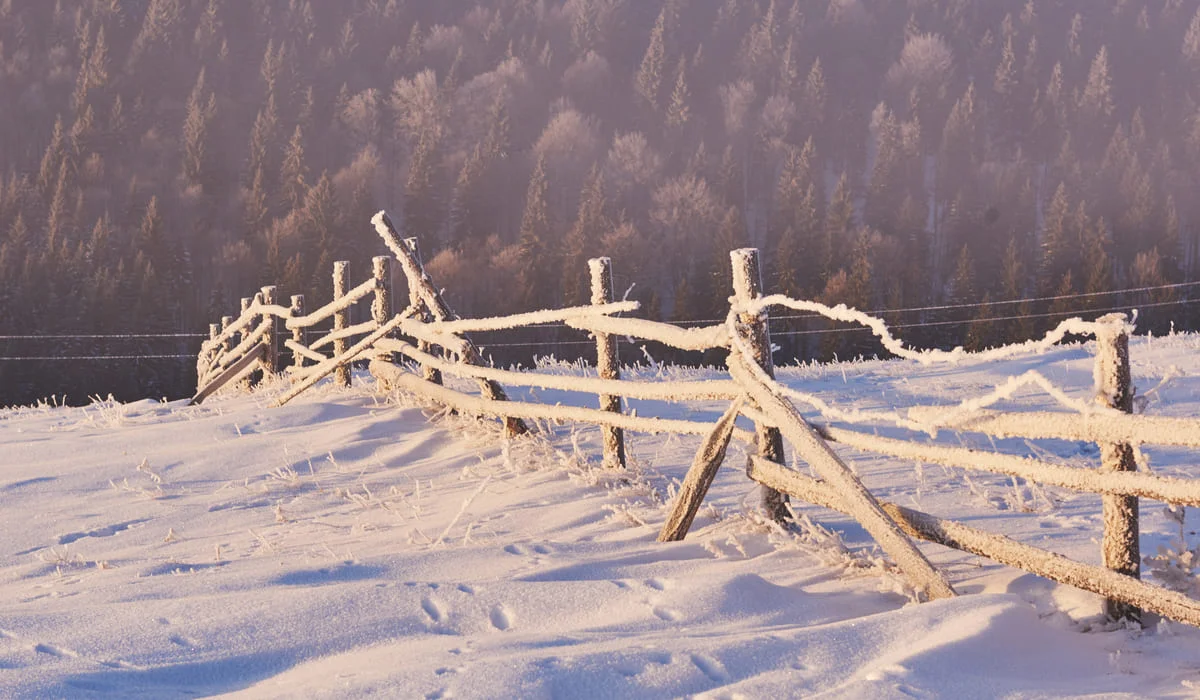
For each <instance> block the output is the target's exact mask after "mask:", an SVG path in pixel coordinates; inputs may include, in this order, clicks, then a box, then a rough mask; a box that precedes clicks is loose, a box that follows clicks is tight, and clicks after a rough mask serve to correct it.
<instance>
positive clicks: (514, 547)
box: [504, 544, 527, 557]
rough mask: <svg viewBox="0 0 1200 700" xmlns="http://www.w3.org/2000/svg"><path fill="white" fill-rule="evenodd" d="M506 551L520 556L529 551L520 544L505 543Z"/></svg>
mask: <svg viewBox="0 0 1200 700" xmlns="http://www.w3.org/2000/svg"><path fill="white" fill-rule="evenodd" d="M504 551H505V552H508V553H509V554H515V555H516V556H518V557H519V556H523V555H525V554H527V552H526V551H525V548H524V547H522V546H521V545H519V544H509V545H505V546H504Z"/></svg>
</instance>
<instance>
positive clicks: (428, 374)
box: [404, 238, 442, 384]
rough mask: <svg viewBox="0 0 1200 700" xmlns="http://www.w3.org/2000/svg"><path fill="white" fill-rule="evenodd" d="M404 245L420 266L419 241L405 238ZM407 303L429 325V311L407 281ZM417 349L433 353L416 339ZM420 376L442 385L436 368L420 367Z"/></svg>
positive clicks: (428, 346)
mask: <svg viewBox="0 0 1200 700" xmlns="http://www.w3.org/2000/svg"><path fill="white" fill-rule="evenodd" d="M404 245H406V246H408V249H409V250H410V251H411V252H412V257H413V260H415V261H416V263H417V265H418V266H420V265H421V264H422V262H421V243H420V241H418V240H417V239H416V238H405V239H404ZM408 303H409V304H411V305H412V307H413V308H414V309H416V310H417V314H418V315H417V317H418V318H419V319H421V321H422V322H423V323H429V321H430V320H432V313H431V312H430V309H428V308H427V307H426V305H425V302H424V301H422V300H421V290H419V289H417V286H416V284H414V283H413V282H412V281H411V280H410V281H409V285H408ZM417 349H418V350H420V351H421V352H423V353H427V354H428V353H432V352H433V345H432V344H431V343H429V342H428V341H425V340H421V339H420V338H418V339H417ZM421 376H422V377H423V378H424V379H425V381H427V382H432V383H434V384H441V383H442V371H441V370H439V369H437V368H436V367H431V366H429V365H421Z"/></svg>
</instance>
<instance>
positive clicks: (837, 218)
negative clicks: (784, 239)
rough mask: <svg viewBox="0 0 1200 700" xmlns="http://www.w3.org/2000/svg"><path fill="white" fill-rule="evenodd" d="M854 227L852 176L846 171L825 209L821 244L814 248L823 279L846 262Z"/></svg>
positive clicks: (827, 277) (826, 278)
mask: <svg viewBox="0 0 1200 700" xmlns="http://www.w3.org/2000/svg"><path fill="white" fill-rule="evenodd" d="M853 227H854V200H853V193H852V192H851V191H850V178H849V176H848V175H847V174H846V173H842V176H841V178H840V179H839V180H838V183H837V187H835V188H834V190H833V199H831V200H830V201H829V208H828V209H826V211H825V227H824V231H823V235H822V237H821V241H820V244H819V245H818V246H816V248H815V249H814V250H813V255H814V256H816V257H817V259H818V260H819V261H820V270H821V279H822V280H828V279H829V278H830V276H831V275H832V274H833V273H834V272H836V271H837V270H838V269H839V268H841V267H842V265H843V264H845V263H844V261H845V259H846V256H845V252H844V251H845V250H846V248H847V247H848V246H849V243H850V236H851V232H852V231H853Z"/></svg>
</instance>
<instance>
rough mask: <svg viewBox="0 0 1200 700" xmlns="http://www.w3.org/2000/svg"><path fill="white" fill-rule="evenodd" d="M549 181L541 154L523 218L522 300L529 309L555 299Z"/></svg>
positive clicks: (545, 304)
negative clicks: (548, 199)
mask: <svg viewBox="0 0 1200 700" xmlns="http://www.w3.org/2000/svg"><path fill="white" fill-rule="evenodd" d="M548 190H549V183H548V182H547V179H546V158H545V156H544V155H543V156H539V157H538V160H537V165H536V166H535V167H534V169H533V175H532V176H531V177H530V179H529V190H528V192H527V193H526V195H525V213H524V214H523V215H522V217H521V232H520V240H519V242H518V246H519V247H520V259H521V279H520V289H521V296H522V299H521V303H522V305H523V306H524V307H525V308H548V307H550V306H553V304H554V301H553V299H552V298H551V295H550V286H549V282H550V280H549V271H550V270H551V269H553V263H552V261H551V260H550V241H551V236H552V230H551V228H550V204H549V202H548V201H547V199H546V196H547V192H548Z"/></svg>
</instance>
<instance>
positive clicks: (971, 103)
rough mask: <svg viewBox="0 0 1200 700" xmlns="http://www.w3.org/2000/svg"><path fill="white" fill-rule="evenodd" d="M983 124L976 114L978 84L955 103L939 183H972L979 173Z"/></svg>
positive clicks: (942, 152)
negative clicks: (974, 175) (981, 127)
mask: <svg viewBox="0 0 1200 700" xmlns="http://www.w3.org/2000/svg"><path fill="white" fill-rule="evenodd" d="M978 144H979V123H978V117H977V115H976V111H975V83H971V84H969V85H968V86H967V91H966V92H965V93H964V94H963V96H962V97H960V98H959V99H958V101H957V102H955V103H954V108H953V109H951V110H950V117H949V119H947V120H946V128H945V129H944V131H943V132H942V145H941V150H940V152H939V156H938V179H939V181H942V182H945V183H953V182H960V183H961V182H968V181H969V180H970V178H972V177H973V174H974V173H975V172H976V163H977V161H978V158H979V156H978V150H979V149H978Z"/></svg>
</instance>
